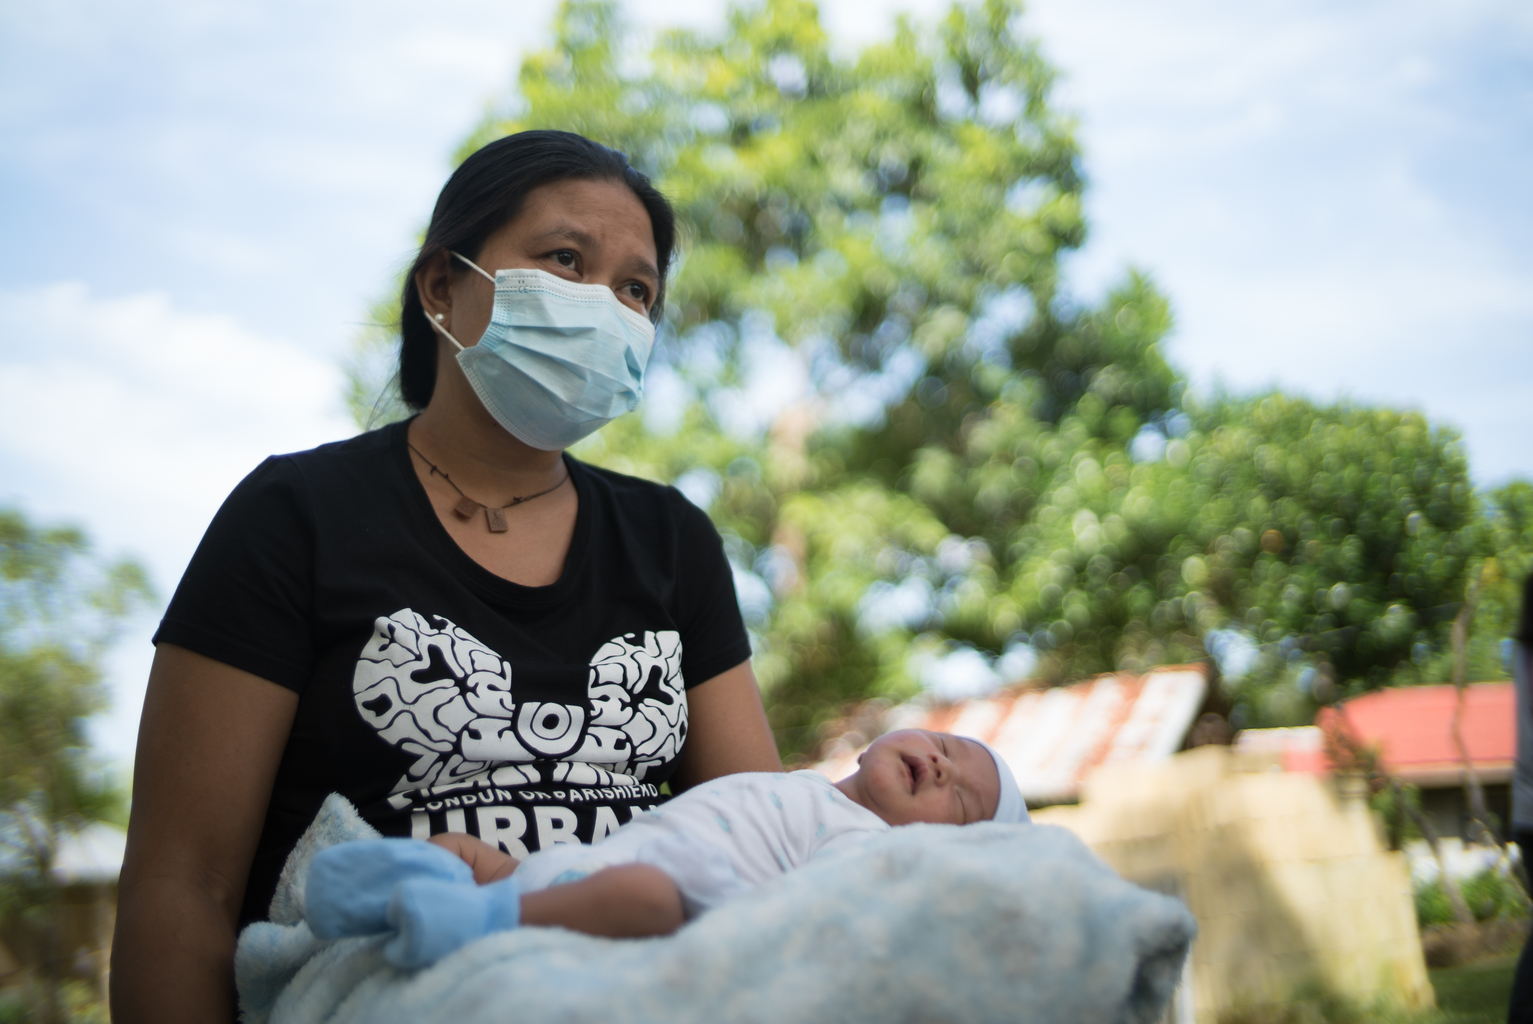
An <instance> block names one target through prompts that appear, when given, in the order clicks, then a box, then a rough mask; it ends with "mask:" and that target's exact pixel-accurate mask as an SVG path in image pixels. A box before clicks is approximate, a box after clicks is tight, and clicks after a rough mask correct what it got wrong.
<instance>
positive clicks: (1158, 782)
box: [1033, 746, 1433, 1024]
mask: <svg viewBox="0 0 1533 1024" xmlns="http://www.w3.org/2000/svg"><path fill="white" fill-rule="evenodd" d="M1363 797H1364V794H1362V793H1358V794H1356V795H1355V796H1352V797H1338V795H1337V793H1336V790H1335V789H1334V788H1333V786H1332V785H1331V784H1330V783H1329V782H1328V781H1327V780H1325V779H1323V778H1321V777H1317V776H1313V775H1305V774H1296V773H1286V772H1282V771H1280V770H1279V769H1278V765H1277V764H1276V761H1275V759H1274V758H1272V757H1270V756H1267V757H1254V758H1253V757H1250V756H1246V755H1240V754H1236V753H1235V752H1233V751H1231V750H1230V749H1229V748H1228V747H1218V746H1209V747H1199V748H1197V749H1195V750H1190V751H1187V752H1185V753H1182V754H1178V755H1177V756H1176V757H1173V758H1171V759H1170V760H1169V761H1167V762H1161V763H1159V764H1154V765H1144V764H1137V765H1136V764H1123V765H1113V766H1108V767H1106V768H1103V769H1101V770H1100V771H1098V772H1097V773H1096V774H1094V775H1093V776H1092V777H1091V778H1090V779H1089V780H1088V781H1087V783H1086V785H1085V787H1084V788H1083V792H1082V801H1081V803H1080V804H1079V805H1078V806H1075V807H1052V808H1047V809H1044V810H1040V811H1038V812H1036V813H1035V814H1034V816H1033V817H1034V820H1035V821H1037V822H1039V823H1048V824H1057V825H1062V826H1064V827H1066V828H1069V829H1070V830H1072V831H1074V832H1076V833H1077V834H1078V835H1080V836H1081V838H1082V839H1084V840H1085V841H1086V843H1087V844H1088V845H1090V846H1091V847H1092V849H1093V850H1095V851H1096V852H1097V854H1098V855H1099V856H1101V857H1102V859H1103V860H1105V861H1106V862H1107V863H1108V864H1110V865H1111V866H1112V867H1113V868H1114V869H1116V870H1117V871H1118V873H1119V874H1121V875H1123V876H1124V877H1125V878H1127V879H1129V880H1131V881H1135V882H1138V883H1140V884H1143V885H1145V886H1147V887H1149V888H1154V889H1157V890H1160V891H1169V892H1175V893H1177V894H1178V895H1180V896H1181V897H1182V898H1183V899H1184V900H1186V902H1187V905H1188V907H1189V909H1191V911H1192V913H1193V915H1194V916H1195V917H1196V918H1197V920H1198V927H1199V935H1198V939H1197V941H1196V942H1195V943H1194V944H1193V948H1192V955H1191V958H1190V967H1189V973H1188V980H1187V982H1186V983H1185V984H1184V990H1186V989H1190V996H1191V998H1190V1000H1188V1001H1190V1003H1191V1006H1190V1008H1188V1007H1186V1006H1185V1003H1184V1006H1183V1008H1182V1011H1181V1014H1179V1016H1181V1019H1183V1020H1196V1021H1198V1022H1199V1024H1212V1022H1214V1021H1216V1020H1218V1018H1219V1016H1220V1014H1221V1013H1223V1012H1225V1011H1227V1010H1232V1009H1238V1008H1243V1007H1251V1006H1259V1005H1262V1004H1271V1003H1281V1002H1283V1001H1284V1000H1286V999H1288V998H1291V997H1292V996H1293V995H1294V994H1296V993H1297V992H1299V991H1301V990H1303V989H1304V988H1306V987H1309V988H1310V989H1311V990H1313V989H1314V988H1316V987H1319V988H1323V989H1325V990H1329V991H1331V992H1333V993H1335V994H1337V995H1342V996H1346V997H1349V998H1352V999H1355V1000H1358V1001H1359V1002H1362V1003H1364V1004H1367V1003H1371V1002H1373V1001H1375V1000H1377V999H1380V998H1385V999H1391V1000H1394V1001H1396V1002H1398V1003H1401V1004H1403V1005H1405V1006H1408V1007H1419V1006H1429V1005H1431V1004H1432V1001H1433V996H1432V989H1431V986H1430V983H1429V982H1428V980H1427V974H1426V965H1425V963H1424V962H1423V960H1422V955H1421V943H1420V938H1419V934H1418V932H1417V928H1416V918H1415V910H1414V907H1413V904H1412V900H1411V884H1410V876H1409V872H1408V870H1407V868H1406V863H1405V859H1404V857H1403V855H1401V854H1399V853H1392V852H1389V851H1388V850H1387V849H1386V848H1385V845H1384V843H1383V841H1382V836H1381V835H1380V830H1379V827H1378V825H1377V823H1376V821H1375V819H1374V818H1373V816H1372V815H1371V814H1370V812H1369V810H1368V807H1367V805H1366V803H1365V801H1364V799H1363ZM1188 994H1189V993H1188V992H1186V991H1184V992H1183V993H1182V994H1181V995H1180V996H1179V998H1181V999H1183V1000H1187V997H1188Z"/></svg>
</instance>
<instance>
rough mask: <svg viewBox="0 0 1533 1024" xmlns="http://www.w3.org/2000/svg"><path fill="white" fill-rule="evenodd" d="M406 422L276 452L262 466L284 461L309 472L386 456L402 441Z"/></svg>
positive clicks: (340, 467)
mask: <svg viewBox="0 0 1533 1024" xmlns="http://www.w3.org/2000/svg"><path fill="white" fill-rule="evenodd" d="M406 425H407V421H403V420H401V421H400V422H398V423H390V424H387V425H386V426H382V427H378V428H377V429H375V430H368V431H365V432H363V433H361V434H356V435H354V436H352V437H348V438H345V439H343V440H340V441H330V442H327V443H325V444H322V445H318V446H317V447H314V448H306V449H304V450H303V451H298V452H286V453H284V454H281V455H273V456H271V457H270V458H269V459H267V460H266V463H263V465H264V464H269V463H283V464H287V465H289V466H292V467H294V468H296V469H298V470H299V471H301V472H303V473H306V474H307V473H309V472H311V471H320V472H323V471H326V470H335V469H342V468H345V467H348V466H352V465H355V464H357V463H359V462H369V461H375V460H378V459H387V458H388V457H389V455H390V453H391V452H392V451H393V449H394V447H395V446H396V445H397V444H398V443H399V435H400V433H401V432H402V431H403V430H404V429H405V427H406Z"/></svg>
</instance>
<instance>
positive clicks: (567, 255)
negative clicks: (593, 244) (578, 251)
mask: <svg viewBox="0 0 1533 1024" xmlns="http://www.w3.org/2000/svg"><path fill="white" fill-rule="evenodd" d="M554 259H556V260H558V261H559V266H561V267H573V266H574V265H575V254H574V253H572V252H570V251H569V250H568V249H560V250H559V251H558V252H556V253H554Z"/></svg>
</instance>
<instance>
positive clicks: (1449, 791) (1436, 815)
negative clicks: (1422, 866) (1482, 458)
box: [1421, 782, 1512, 842]
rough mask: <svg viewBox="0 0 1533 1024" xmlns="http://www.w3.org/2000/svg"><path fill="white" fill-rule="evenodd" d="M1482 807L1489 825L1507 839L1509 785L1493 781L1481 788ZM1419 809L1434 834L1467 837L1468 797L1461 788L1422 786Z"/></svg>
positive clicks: (1465, 838) (1510, 809)
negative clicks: (1483, 796)
mask: <svg viewBox="0 0 1533 1024" xmlns="http://www.w3.org/2000/svg"><path fill="white" fill-rule="evenodd" d="M1484 791H1485V810H1486V812H1487V813H1488V814H1489V815H1490V816H1491V819H1492V826H1493V827H1494V828H1495V830H1496V834H1497V836H1498V838H1500V839H1501V840H1502V841H1503V842H1505V841H1506V840H1508V839H1510V838H1511V831H1510V829H1511V821H1512V787H1511V786H1509V785H1507V784H1506V783H1504V782H1503V783H1493V784H1491V785H1488V786H1485V787H1484ZM1421 810H1422V813H1424V814H1425V815H1426V817H1427V819H1428V820H1429V821H1431V823H1432V827H1433V828H1435V829H1436V830H1437V834H1438V835H1439V836H1440V837H1442V838H1444V839H1447V838H1454V837H1456V838H1458V839H1463V840H1466V841H1468V840H1470V839H1471V838H1472V837H1471V836H1470V835H1469V800H1468V798H1467V797H1466V796H1465V795H1464V787H1463V786H1461V785H1454V786H1422V787H1421Z"/></svg>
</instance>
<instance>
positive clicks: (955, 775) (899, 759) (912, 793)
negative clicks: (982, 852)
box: [837, 729, 1001, 825]
mask: <svg viewBox="0 0 1533 1024" xmlns="http://www.w3.org/2000/svg"><path fill="white" fill-rule="evenodd" d="M857 764H858V768H857V774H856V775H853V776H851V777H849V778H846V779H843V780H842V781H841V782H840V783H838V784H837V786H838V788H840V789H841V791H842V792H844V793H846V795H847V796H849V797H851V798H852V799H853V800H855V801H857V802H858V803H859V804H862V806H864V807H866V808H867V809H868V810H870V811H872V812H873V813H874V814H876V815H878V816H879V817H880V818H882V819H884V820H885V821H887V822H888V823H889V824H891V825H909V824H911V823H913V822H917V821H925V822H932V823H933V824H941V825H968V824H970V823H972V822H976V821H988V820H989V819H991V818H993V817H995V808H996V805H997V804H998V803H999V802H1000V799H1001V779H1000V776H999V775H998V774H997V772H996V768H995V761H994V760H992V759H991V757H990V754H989V752H988V751H986V750H985V748H984V747H982V746H980V745H979V744H978V743H975V742H974V741H973V740H969V739H964V738H963V737H961V736H951V735H949V734H947V733H945V732H927V731H926V730H924V729H902V730H900V731H899V732H891V733H887V734H886V735H883V736H880V737H879V738H878V739H876V740H874V741H873V743H872V745H871V746H869V747H868V749H867V750H865V751H863V752H862V756H861V757H860V758H858V760H857Z"/></svg>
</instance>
